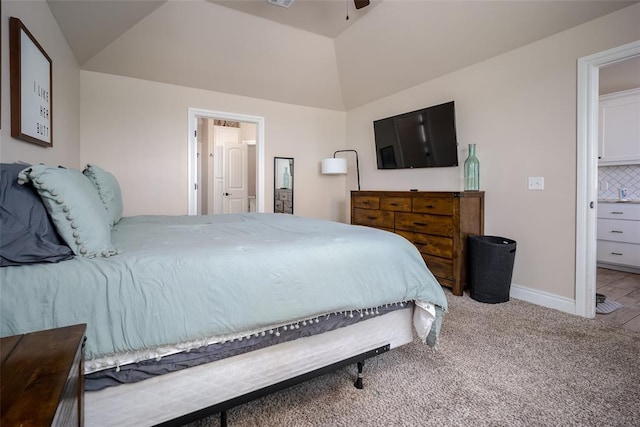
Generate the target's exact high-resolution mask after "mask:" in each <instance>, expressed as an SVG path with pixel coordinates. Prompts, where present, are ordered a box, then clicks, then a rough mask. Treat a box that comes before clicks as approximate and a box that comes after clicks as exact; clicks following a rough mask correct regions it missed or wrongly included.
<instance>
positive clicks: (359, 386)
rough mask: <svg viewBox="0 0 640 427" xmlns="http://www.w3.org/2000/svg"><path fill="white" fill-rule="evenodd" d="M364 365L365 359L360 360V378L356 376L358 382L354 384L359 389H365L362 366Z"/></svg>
mask: <svg viewBox="0 0 640 427" xmlns="http://www.w3.org/2000/svg"><path fill="white" fill-rule="evenodd" d="M363 366H364V361H362V362H358V378H356V382H355V383H354V384H353V385H355V386H356V388H357V389H360V390H361V389H363V388H364V386H363V385H362V367H363Z"/></svg>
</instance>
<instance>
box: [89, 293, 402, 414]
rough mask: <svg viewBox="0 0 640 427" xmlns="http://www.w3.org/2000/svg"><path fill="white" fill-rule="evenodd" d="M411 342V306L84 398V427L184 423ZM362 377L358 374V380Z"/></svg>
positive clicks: (91, 394)
mask: <svg viewBox="0 0 640 427" xmlns="http://www.w3.org/2000/svg"><path fill="white" fill-rule="evenodd" d="M412 340H413V305H410V306H409V307H407V308H404V309H400V310H396V311H393V312H390V313H387V314H384V315H381V316H377V317H374V318H371V319H368V320H365V321H362V322H359V323H356V324H354V325H351V326H346V327H343V328H339V329H335V330H333V331H329V332H325V333H322V334H319V335H314V336H311V337H305V338H300V339H297V340H295V341H289V342H285V343H281V344H277V345H274V346H271V347H268V348H263V349H260V350H256V351H252V352H250V353H245V354H241V355H238V356H234V357H230V358H227V359H223V360H219V361H216V362H212V363H208V364H205V365H200V366H196V367H193V368H188V369H183V370H181V371H176V372H172V373H170V374H165V375H161V376H158V377H154V378H151V379H147V380H144V381H141V382H138V383H133V384H123V385H119V386H116V387H110V388H106V389H104V390H100V391H91V392H86V393H85V425H86V426H101V427H102V426H118V427H123V426H148V425H158V424H160V425H182V424H185V423H189V422H192V421H195V420H197V419H200V418H203V417H205V416H208V415H213V414H216V413H221V422H222V424H223V425H224V423H225V422H226V410H227V409H231V408H232V407H234V406H238V405H239V404H242V403H245V402H248V401H250V400H253V399H256V398H259V397H262V396H264V395H266V394H268V393H269V392H273V391H276V390H278V389H283V388H286V387H288V386H290V385H294V384H297V383H299V382H301V381H304V380H306V379H309V378H313V377H315V376H318V375H321V374H322V373H324V372H328V371H329V370H331V369H337V368H339V367H340V366H345V365H347V364H351V363H356V362H358V364H359V368H361V365H360V363H361V362H363V361H364V359H366V358H368V357H372V356H374V355H376V354H379V353H383V352H385V351H387V350H389V349H391V348H395V347H398V346H401V345H404V344H407V343H409V342H411V341H412ZM358 376H359V377H360V375H358Z"/></svg>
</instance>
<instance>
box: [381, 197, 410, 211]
mask: <svg viewBox="0 0 640 427" xmlns="http://www.w3.org/2000/svg"><path fill="white" fill-rule="evenodd" d="M380 209H383V210H386V211H396V212H411V197H380Z"/></svg>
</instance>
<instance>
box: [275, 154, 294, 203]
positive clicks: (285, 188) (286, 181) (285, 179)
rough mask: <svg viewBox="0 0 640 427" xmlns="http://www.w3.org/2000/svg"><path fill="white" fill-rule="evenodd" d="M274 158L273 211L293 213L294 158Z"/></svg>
mask: <svg viewBox="0 0 640 427" xmlns="http://www.w3.org/2000/svg"><path fill="white" fill-rule="evenodd" d="M273 160H274V163H273V196H274V197H273V212H274V213H288V214H293V158H291V157H274V158H273Z"/></svg>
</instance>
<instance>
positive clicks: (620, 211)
mask: <svg viewBox="0 0 640 427" xmlns="http://www.w3.org/2000/svg"><path fill="white" fill-rule="evenodd" d="M598 218H611V219H631V220H637V221H640V204H627V203H598Z"/></svg>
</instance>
